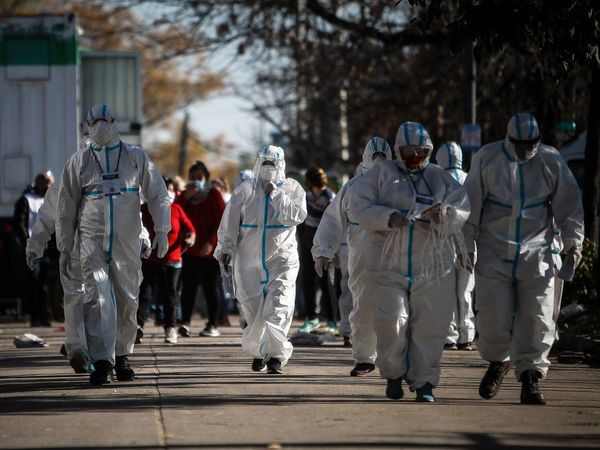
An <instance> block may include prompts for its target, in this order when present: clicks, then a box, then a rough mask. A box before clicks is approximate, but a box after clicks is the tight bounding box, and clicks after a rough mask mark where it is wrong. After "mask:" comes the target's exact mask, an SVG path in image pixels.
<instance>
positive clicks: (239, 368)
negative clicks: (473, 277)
mask: <svg viewBox="0 0 600 450" xmlns="http://www.w3.org/2000/svg"><path fill="white" fill-rule="evenodd" d="M235 321H236V320H235V318H233V319H232V322H235ZM24 325H25V324H19V323H5V324H0V438H1V439H0V448H51V449H59V448H61V449H62V448H95V449H121V448H133V449H163V448H173V449H193V448H199V449H213V448H214V449H254V448H257V449H260V448H272V449H277V448H295V449H296V448H306V449H315V448H328V449H345V448H351V449H359V448H364V449H385V448H403V449H463V448H467V449H475V448H485V449H516V448H523V449H547V448H570V449H578V448H599V447H600V370H599V369H593V368H590V367H588V366H585V365H565V364H554V365H553V366H552V367H551V369H550V373H549V376H548V379H547V380H545V381H544V382H543V384H542V388H543V392H544V394H545V396H546V399H547V400H548V405H547V406H541V407H540V406H523V405H520V404H519V393H520V384H518V383H517V382H516V381H515V379H514V376H513V375H512V374H511V376H508V377H507V378H506V379H505V383H504V386H503V388H502V390H501V392H500V394H499V395H498V396H497V397H496V398H494V399H492V400H483V399H481V398H479V396H478V393H477V389H478V385H479V381H480V379H481V377H482V375H483V373H484V371H485V369H486V367H487V363H485V362H484V361H482V360H481V359H480V358H479V355H478V353H477V352H476V351H472V352H466V351H445V352H444V357H443V360H442V380H441V383H440V386H439V388H438V389H437V390H436V391H435V394H436V396H437V402H436V403H435V404H423V403H416V402H414V394H413V393H411V392H406V395H405V398H404V399H403V400H400V401H391V400H387V399H386V398H385V396H384V390H385V381H384V380H381V379H380V378H379V376H378V375H377V372H375V373H373V374H371V375H370V376H368V377H365V378H353V377H350V376H349V371H350V369H351V368H352V365H353V363H352V359H351V351H350V349H347V348H343V347H342V344H341V342H333V343H328V344H326V345H324V346H321V347H298V348H296V349H295V352H294V355H293V357H292V360H291V361H290V363H289V364H288V366H286V367H285V373H284V375H279V376H277V375H267V374H263V373H254V372H252V371H251V370H250V363H251V359H250V358H249V357H247V356H246V355H244V353H243V352H242V350H241V348H240V346H239V340H240V330H239V328H237V327H225V328H221V329H220V330H221V332H222V336H221V337H219V338H203V337H192V338H187V339H183V338H180V340H179V343H178V344H177V345H168V344H165V343H164V342H163V339H164V336H163V333H162V329H161V328H158V327H153V326H147V327H146V337H145V339H144V342H143V343H142V344H141V345H139V346H137V347H136V352H135V355H134V356H133V357H132V363H133V365H134V368H135V370H136V373H137V379H136V380H135V381H134V382H117V381H114V382H113V383H111V384H109V385H106V386H102V387H94V386H91V385H90V384H89V382H88V377H87V376H86V375H76V374H74V373H73V371H72V370H71V368H70V366H69V365H68V363H67V360H66V358H64V357H63V356H61V355H60V354H59V348H60V345H61V343H62V340H63V336H64V333H63V332H61V331H60V328H35V329H31V328H28V327H26V326H24ZM59 325H60V324H56V327H58V326H59ZM195 325H196V326H195V328H194V329H193V332H194V336H197V333H198V332H199V331H200V325H201V322H200V320H198V321H196V324H195ZM296 325H298V324H296ZM296 327H297V326H296ZM296 327H294V329H295V328H296ZM294 329H293V330H294ZM25 332H33V333H35V334H37V335H38V336H40V337H42V338H44V339H46V340H47V342H48V343H49V344H50V345H49V347H46V348H25V349H23V348H16V347H15V346H14V344H13V338H14V336H15V335H20V334H22V333H25Z"/></svg>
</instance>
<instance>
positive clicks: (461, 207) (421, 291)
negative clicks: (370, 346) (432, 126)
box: [350, 122, 469, 390]
mask: <svg viewBox="0 0 600 450" xmlns="http://www.w3.org/2000/svg"><path fill="white" fill-rule="evenodd" d="M406 146H419V147H421V148H427V149H428V150H429V154H428V157H429V155H430V154H431V151H432V150H433V145H432V144H431V140H430V138H429V134H428V133H427V131H426V130H425V129H424V128H423V126H422V125H421V124H418V123H415V122H405V123H403V124H402V125H400V128H399V129H398V133H397V135H396V142H395V145H394V149H395V150H396V153H397V156H398V155H399V150H400V149H401V148H402V147H406ZM428 157H427V159H426V160H425V162H424V164H423V166H422V167H421V168H419V169H417V170H413V171H409V170H408V169H407V168H406V165H405V163H404V161H403V160H402V159H399V160H396V161H383V162H381V163H379V164H378V165H376V166H375V167H373V168H372V169H371V170H370V171H369V172H368V173H367V174H366V175H364V176H363V177H361V178H360V179H359V180H358V181H357V182H356V184H355V185H354V186H353V188H352V194H351V199H350V215H351V217H350V219H351V220H353V221H356V222H357V223H358V224H359V226H360V227H361V228H363V229H365V230H367V231H368V232H369V235H368V236H369V240H368V241H367V242H365V243H363V245H362V246H361V252H362V253H363V254H364V255H365V256H366V257H367V258H368V264H369V266H368V269H367V274H365V276H364V277H362V279H368V280H369V284H368V289H369V291H370V292H369V295H370V298H372V301H373V303H374V318H373V323H374V328H375V333H376V335H377V359H376V361H375V364H376V365H377V367H378V369H379V373H380V375H381V377H382V378H387V379H388V380H395V379H399V378H401V377H403V378H405V379H406V381H407V382H408V384H409V387H410V388H411V390H415V389H418V388H421V387H423V386H425V385H426V384H428V383H429V384H430V385H432V386H433V387H435V386H437V384H438V381H439V375H440V365H439V362H440V358H441V356H442V349H443V346H444V340H445V338H446V334H447V331H448V324H449V323H450V320H451V318H452V311H453V309H454V301H453V296H452V295H448V292H453V291H454V286H455V276H454V273H455V272H454V265H455V259H456V249H455V248H454V242H455V241H459V240H460V239H462V235H461V232H460V229H461V227H462V225H463V224H464V222H465V221H466V219H467V217H468V214H469V207H468V199H467V196H465V195H464V193H463V192H462V187H461V186H460V184H459V183H458V182H457V181H456V180H454V178H453V177H452V176H451V175H450V174H449V173H447V172H446V171H444V170H443V169H442V168H440V167H439V166H436V165H434V164H429V163H428ZM436 204H441V208H440V211H441V212H440V216H439V219H440V223H439V224H437V225H435V224H433V222H430V220H429V219H428V218H426V217H424V216H421V215H420V214H419V213H420V211H423V210H425V209H428V208H430V207H431V206H432V205H436ZM394 213H400V214H402V215H403V216H404V217H406V218H407V219H409V220H408V222H407V224H406V225H404V226H402V227H401V228H397V229H394V230H393V231H392V229H390V218H391V217H392V215H393V214H394ZM350 260H352V254H350Z"/></svg>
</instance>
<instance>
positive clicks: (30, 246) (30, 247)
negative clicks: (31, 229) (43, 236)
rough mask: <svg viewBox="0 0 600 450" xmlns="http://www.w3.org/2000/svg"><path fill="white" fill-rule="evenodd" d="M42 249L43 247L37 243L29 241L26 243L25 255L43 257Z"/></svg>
mask: <svg viewBox="0 0 600 450" xmlns="http://www.w3.org/2000/svg"><path fill="white" fill-rule="evenodd" d="M44 248H45V245H40V244H39V243H38V242H34V241H32V240H31V239H29V240H28V241H27V247H26V248H25V253H33V254H35V256H37V257H38V258H41V257H42V256H44Z"/></svg>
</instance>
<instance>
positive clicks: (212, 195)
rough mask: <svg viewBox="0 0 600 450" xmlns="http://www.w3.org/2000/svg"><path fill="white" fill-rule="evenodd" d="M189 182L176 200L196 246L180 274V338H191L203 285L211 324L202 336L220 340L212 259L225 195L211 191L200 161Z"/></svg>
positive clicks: (216, 275)
mask: <svg viewBox="0 0 600 450" xmlns="http://www.w3.org/2000/svg"><path fill="white" fill-rule="evenodd" d="M188 174H189V180H190V183H188V185H187V187H186V190H185V191H184V192H183V193H182V194H181V195H180V196H179V197H177V199H176V200H175V203H176V204H179V205H181V206H182V207H183V209H184V211H185V213H186V214H187V215H188V217H189V218H190V220H191V221H192V224H193V225H194V228H195V229H196V243H195V244H194V245H193V246H192V247H191V248H190V249H189V250H188V251H187V252H186V254H185V255H184V256H183V269H182V273H181V281H182V293H181V326H180V327H179V335H180V336H182V337H189V336H190V335H191V329H190V324H191V321H192V314H193V312H194V304H195V301H196V294H197V293H198V288H199V287H200V286H202V291H203V292H204V298H205V299H206V309H207V312H208V322H207V324H206V327H205V328H204V330H202V331H201V332H200V336H205V337H217V336H219V335H220V333H219V330H217V318H218V314H219V303H220V294H219V284H218V283H219V275H220V271H219V263H218V262H217V260H216V259H214V258H213V252H214V249H215V247H216V245H217V230H218V228H219V224H220V223H221V217H222V216H223V211H224V210H225V202H224V201H223V196H222V195H221V194H220V193H219V191H217V190H216V189H214V188H210V185H209V183H208V182H209V179H210V173H209V172H208V169H207V168H206V166H205V165H204V163H203V162H201V161H196V162H195V163H194V164H193V165H192V166H191V167H190V170H189V172H188Z"/></svg>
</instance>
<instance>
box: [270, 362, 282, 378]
mask: <svg viewBox="0 0 600 450" xmlns="http://www.w3.org/2000/svg"><path fill="white" fill-rule="evenodd" d="M267 373H270V374H271V375H281V374H282V373H283V370H282V369H281V361H279V360H278V359H277V358H271V359H269V360H268V361H267Z"/></svg>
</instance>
